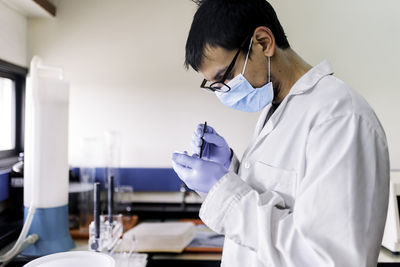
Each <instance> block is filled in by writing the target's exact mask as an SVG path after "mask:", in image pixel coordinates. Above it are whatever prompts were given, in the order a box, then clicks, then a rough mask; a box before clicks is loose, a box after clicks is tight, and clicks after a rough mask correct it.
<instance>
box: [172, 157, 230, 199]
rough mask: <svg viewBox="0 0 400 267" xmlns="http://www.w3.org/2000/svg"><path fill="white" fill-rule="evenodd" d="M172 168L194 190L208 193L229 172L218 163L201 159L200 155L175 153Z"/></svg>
mask: <svg viewBox="0 0 400 267" xmlns="http://www.w3.org/2000/svg"><path fill="white" fill-rule="evenodd" d="M172 166H173V167H174V170H175V172H176V173H177V174H178V176H179V178H181V180H182V181H183V182H184V183H185V184H186V185H187V186H188V187H189V188H190V189H192V190H195V191H199V192H203V193H208V191H210V189H211V187H213V185H214V184H215V183H216V182H218V180H219V179H221V178H222V177H223V176H224V175H225V174H226V173H228V170H227V169H226V168H225V167H224V166H223V165H222V164H219V163H217V162H213V161H209V160H204V159H200V158H199V156H198V155H196V154H194V155H193V156H190V155H188V154H182V153H173V154H172Z"/></svg>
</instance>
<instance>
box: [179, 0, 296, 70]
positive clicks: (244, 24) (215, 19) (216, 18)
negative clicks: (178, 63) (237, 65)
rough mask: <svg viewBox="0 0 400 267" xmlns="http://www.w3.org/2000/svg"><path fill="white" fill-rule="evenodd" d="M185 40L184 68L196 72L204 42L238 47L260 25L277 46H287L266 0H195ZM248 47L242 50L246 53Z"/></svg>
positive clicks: (271, 8) (275, 17)
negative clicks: (195, 7) (273, 38)
mask: <svg viewBox="0 0 400 267" xmlns="http://www.w3.org/2000/svg"><path fill="white" fill-rule="evenodd" d="M193 2H195V3H197V5H198V9H197V11H196V14H195V15H194V18H193V22H192V26H191V27H190V31H189V36H188V39H187V41H186V55H185V67H186V68H189V65H190V66H191V67H192V68H193V69H194V70H195V71H199V68H200V67H201V63H202V60H203V57H204V50H205V47H206V45H209V46H211V47H215V46H220V47H222V48H225V49H227V50H235V49H239V48H240V45H241V44H242V43H243V41H244V40H245V39H246V38H248V37H250V36H251V35H252V34H253V31H254V30H255V29H256V28H257V27H259V26H266V27H268V28H269V29H270V30H271V31H272V34H273V35H274V37H275V41H276V44H277V46H278V47H280V48H282V49H286V48H289V47H290V45H289V42H288V40H287V38H286V35H285V32H284V31H283V28H282V26H281V24H280V22H279V20H278V17H277V16H276V13H275V11H274V9H273V7H272V6H271V5H270V4H269V3H268V2H267V1H265V0H197V1H193ZM247 49H248V47H247V46H244V47H243V50H244V51H246V52H247Z"/></svg>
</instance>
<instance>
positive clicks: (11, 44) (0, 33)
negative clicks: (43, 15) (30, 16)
mask: <svg viewBox="0 0 400 267" xmlns="http://www.w3.org/2000/svg"><path fill="white" fill-rule="evenodd" d="M27 28H28V25H27V19H26V18H25V16H24V15H22V14H20V13H18V12H17V11H15V10H13V9H11V8H10V7H8V6H7V5H6V4H4V3H3V2H1V1H0V59H2V60H5V61H8V62H11V63H14V64H16V65H20V66H23V67H26V66H27V50H28V49H27Z"/></svg>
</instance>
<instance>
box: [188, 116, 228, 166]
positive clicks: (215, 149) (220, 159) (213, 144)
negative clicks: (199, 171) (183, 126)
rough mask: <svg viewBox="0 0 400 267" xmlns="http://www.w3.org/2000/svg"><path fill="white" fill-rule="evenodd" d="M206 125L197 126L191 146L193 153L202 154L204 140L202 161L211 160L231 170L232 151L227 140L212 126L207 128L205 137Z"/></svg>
mask: <svg viewBox="0 0 400 267" xmlns="http://www.w3.org/2000/svg"><path fill="white" fill-rule="evenodd" d="M203 127H204V124H199V125H197V128H196V130H195V131H194V133H193V135H192V142H191V144H190V146H191V149H192V152H193V153H195V154H200V147H201V144H202V143H203V140H202V138H203V139H204V142H205V143H204V148H203V155H202V159H206V160H211V161H214V162H217V163H220V164H222V165H224V167H225V168H227V169H229V165H230V164H231V154H232V152H231V149H230V148H229V146H228V144H227V143H226V141H225V139H224V138H223V137H222V136H220V135H219V134H217V132H216V131H215V130H214V129H213V128H212V127H210V126H207V128H206V132H205V133H204V135H203Z"/></svg>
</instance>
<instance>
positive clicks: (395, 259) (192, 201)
mask: <svg viewBox="0 0 400 267" xmlns="http://www.w3.org/2000/svg"><path fill="white" fill-rule="evenodd" d="M182 199H183V198H182V193H181V192H135V193H133V194H132V193H123V194H119V195H117V196H116V200H117V201H116V203H115V204H116V205H115V210H116V212H118V213H122V214H124V215H138V217H139V218H140V221H148V220H161V221H163V220H176V219H178V220H179V219H182V218H186V219H198V212H199V209H200V206H201V202H202V200H201V198H200V197H199V196H198V195H197V194H195V193H193V192H191V193H189V194H187V196H186V197H185V202H184V203H182ZM75 243H76V247H75V248H74V249H73V250H87V240H75ZM9 247H10V245H9V246H8V247H6V248H3V249H2V250H0V254H3V253H4V252H5V251H7V249H9ZM33 259H34V258H33V257H24V256H18V257H16V258H15V259H14V260H13V261H12V262H10V263H9V264H8V265H7V266H9V267H19V266H23V265H24V264H26V263H27V262H29V261H30V260H33ZM378 262H379V263H378V267H391V266H399V267H400V255H393V254H392V253H391V252H390V251H388V250H387V249H385V248H382V249H381V251H380V255H379V260H378ZM220 263H221V253H193V252H183V253H178V254H176V253H148V263H147V265H146V266H147V267H161V266H162V267H168V266H173V267H180V266H188V265H189V266H191V267H214V266H215V267H217V266H220Z"/></svg>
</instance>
